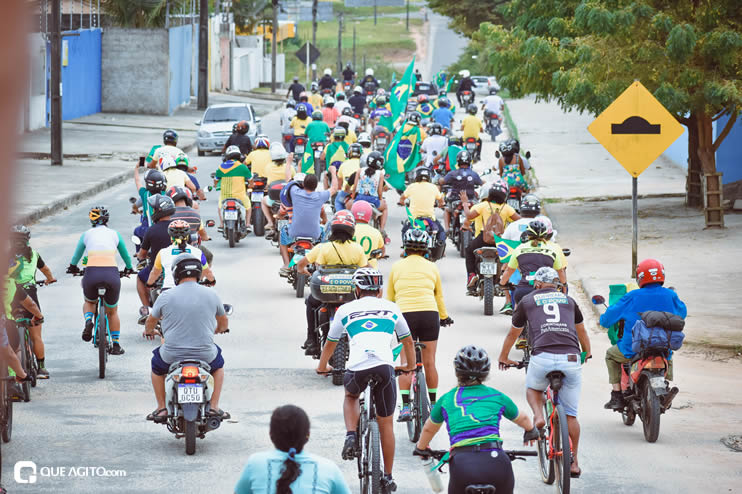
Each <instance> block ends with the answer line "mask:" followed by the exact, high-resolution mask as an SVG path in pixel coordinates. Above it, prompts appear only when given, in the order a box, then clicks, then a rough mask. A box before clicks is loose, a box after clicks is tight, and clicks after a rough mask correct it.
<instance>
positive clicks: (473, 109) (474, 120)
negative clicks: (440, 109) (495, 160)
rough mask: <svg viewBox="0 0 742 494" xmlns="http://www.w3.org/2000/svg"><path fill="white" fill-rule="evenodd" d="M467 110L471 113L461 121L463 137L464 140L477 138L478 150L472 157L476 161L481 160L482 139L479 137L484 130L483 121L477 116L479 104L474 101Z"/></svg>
mask: <svg viewBox="0 0 742 494" xmlns="http://www.w3.org/2000/svg"><path fill="white" fill-rule="evenodd" d="M466 112H467V113H468V114H469V115H467V116H466V117H465V118H464V120H462V121H461V131H462V132H463V135H462V136H461V137H462V138H463V139H464V142H466V140H467V139H470V138H472V137H473V138H475V139H476V140H477V151H476V153H475V156H472V158H474V161H479V160H480V159H481V155H482V139H481V138H480V137H479V133H480V132H481V131H482V121H481V120H480V119H479V117H477V105H475V104H474V103H472V104H470V105H469V106H467V107H466Z"/></svg>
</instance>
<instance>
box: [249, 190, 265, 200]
mask: <svg viewBox="0 0 742 494" xmlns="http://www.w3.org/2000/svg"><path fill="white" fill-rule="evenodd" d="M250 197H251V199H252V201H253V202H259V201H262V200H263V192H253V193H252V195H251V196H250Z"/></svg>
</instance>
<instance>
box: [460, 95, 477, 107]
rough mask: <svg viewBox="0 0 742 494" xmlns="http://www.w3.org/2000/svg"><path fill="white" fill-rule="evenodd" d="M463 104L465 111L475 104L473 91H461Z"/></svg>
mask: <svg viewBox="0 0 742 494" xmlns="http://www.w3.org/2000/svg"><path fill="white" fill-rule="evenodd" d="M461 102H462V105H461V106H462V107H463V108H464V109H466V107H467V106H469V105H470V104H472V103H474V93H472V92H471V91H468V90H467V91H461Z"/></svg>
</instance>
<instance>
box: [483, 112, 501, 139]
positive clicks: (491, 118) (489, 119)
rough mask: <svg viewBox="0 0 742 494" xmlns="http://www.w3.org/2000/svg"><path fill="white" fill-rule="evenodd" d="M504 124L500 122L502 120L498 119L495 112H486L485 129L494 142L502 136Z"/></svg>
mask: <svg viewBox="0 0 742 494" xmlns="http://www.w3.org/2000/svg"><path fill="white" fill-rule="evenodd" d="M501 127H502V122H500V119H499V118H498V115H497V113H495V112H493V111H488V110H485V111H484V128H485V130H486V131H487V133H488V134H489V135H490V138H491V139H492V141H494V140H495V139H496V138H497V136H499V135H500V134H502V128H501Z"/></svg>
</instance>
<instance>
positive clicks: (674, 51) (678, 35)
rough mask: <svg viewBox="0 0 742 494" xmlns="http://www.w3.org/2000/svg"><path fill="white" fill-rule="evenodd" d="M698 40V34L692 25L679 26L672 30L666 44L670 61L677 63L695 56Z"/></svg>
mask: <svg viewBox="0 0 742 494" xmlns="http://www.w3.org/2000/svg"><path fill="white" fill-rule="evenodd" d="M696 40H697V38H696V33H695V31H694V30H693V26H691V25H690V24H679V25H677V26H675V27H674V28H672V30H671V31H670V34H669V35H668V36H667V42H666V43H665V47H666V48H667V55H668V56H669V57H670V60H672V61H674V62H677V63H684V62H685V61H686V60H688V59H689V58H690V57H691V55H693V48H695V46H696Z"/></svg>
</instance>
